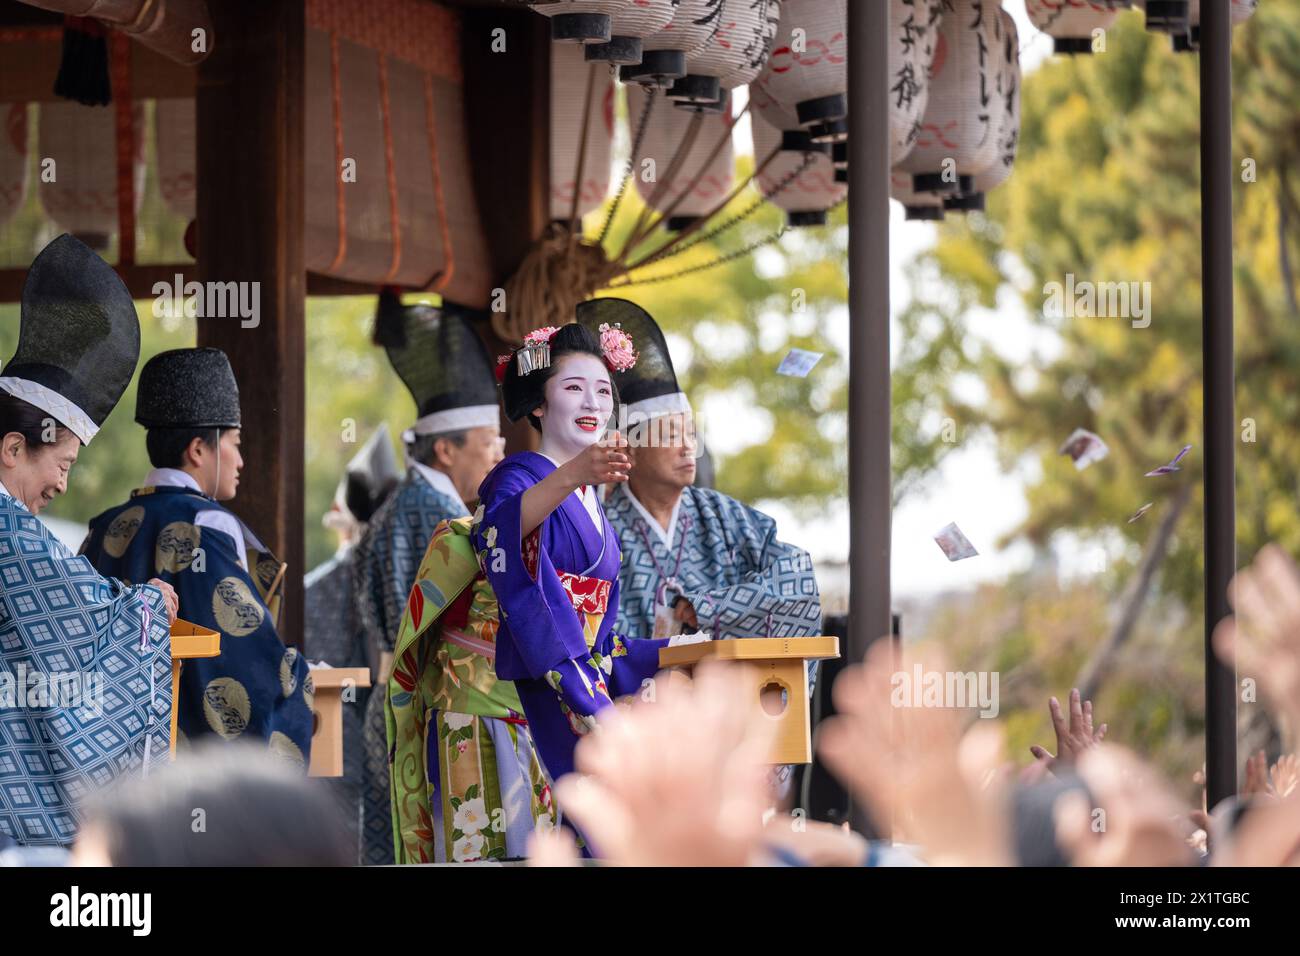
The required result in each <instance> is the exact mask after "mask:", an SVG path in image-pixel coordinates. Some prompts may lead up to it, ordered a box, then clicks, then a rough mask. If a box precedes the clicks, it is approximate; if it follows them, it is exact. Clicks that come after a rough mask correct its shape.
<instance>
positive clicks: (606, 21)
mask: <svg viewBox="0 0 1300 956" xmlns="http://www.w3.org/2000/svg"><path fill="white" fill-rule="evenodd" d="M630 2H631V0H535V2H531V3H529V4H528V5H529V6H530V7H532V8H533V11H534V12H535V13H540V14H541V15H542V16H544V17H546V18H547V19H549V20H550V21H551V39H552V40H554V41H555V42H556V43H608V42H609V38H610V36H611V35H612V33H611V28H612V23H611V19H612V17H613V16H614V14H616V13H621V12H623V10H624V9H625V8H626V7H627V6H628V5H629V3H630Z"/></svg>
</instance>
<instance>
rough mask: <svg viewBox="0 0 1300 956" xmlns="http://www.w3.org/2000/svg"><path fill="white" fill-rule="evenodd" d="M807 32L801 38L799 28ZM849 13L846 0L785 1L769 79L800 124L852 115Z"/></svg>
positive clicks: (766, 72) (772, 91)
mask: <svg viewBox="0 0 1300 956" xmlns="http://www.w3.org/2000/svg"><path fill="white" fill-rule="evenodd" d="M796 29H798V30H800V31H802V33H800V34H799V35H798V36H796V35H795V33H794V31H795V30H796ZM847 31H848V15H847V11H846V6H845V0H785V2H784V3H783V4H782V5H781V20H780V23H779V24H778V27H777V35H776V38H775V40H774V42H773V47H772V55H771V56H770V57H769V58H768V61H767V66H766V67H765V68H764V71H763V74H762V75H763V77H764V78H765V79H766V86H767V91H768V93H770V94H771V96H772V97H773V98H774V99H775V100H776V101H777V102H778V103H781V104H782V105H783V106H785V107H786V108H787V109H793V110H794V111H795V114H796V116H797V117H798V120H799V124H800V125H801V126H804V127H810V126H814V125H817V124H823V123H833V122H835V121H836V120H842V119H844V118H845V117H846V116H848V101H847V97H846V90H847V88H848V72H847V65H848V58H847V52H848V51H847V42H846V37H847Z"/></svg>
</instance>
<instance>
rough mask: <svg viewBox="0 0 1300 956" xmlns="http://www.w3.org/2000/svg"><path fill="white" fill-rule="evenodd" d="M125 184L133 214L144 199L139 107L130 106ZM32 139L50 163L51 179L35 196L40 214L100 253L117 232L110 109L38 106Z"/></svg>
mask: <svg viewBox="0 0 1300 956" xmlns="http://www.w3.org/2000/svg"><path fill="white" fill-rule="evenodd" d="M132 116H133V122H132V129H133V130H134V131H135V137H134V138H135V142H134V145H133V148H132V157H133V162H132V168H131V172H130V174H129V175H130V176H131V179H130V180H129V181H128V182H127V183H125V184H124V185H127V186H130V187H131V188H132V190H133V192H134V196H135V203H134V207H135V211H136V213H139V211H140V203H141V201H142V200H143V199H144V173H145V163H144V135H143V133H144V107H143V105H142V104H140V103H136V104H135V105H134V106H133V107H132ZM38 130H39V132H38V139H39V148H40V157H41V159H42V160H45V159H52V160H54V172H55V178H54V181H53V182H46V181H45V177H41V182H40V186H39V194H40V197H41V206H42V207H44V209H45V212H46V214H47V215H48V216H49V217H50V218H51V219H53V220H54V222H55V223H57V224H58V226H59V227H60V228H61V229H64V230H66V231H67V232H70V233H72V234H73V235H74V236H76V237H77V238H78V239H80V240H81V241H82V242H84V243H85V244H86V245H88V246H90V248H92V249H94V250H96V251H103V250H104V249H106V248H107V247H108V242H109V238H110V237H111V236H113V235H114V234H116V233H117V232H118V214H119V210H118V205H117V190H118V171H117V164H116V163H115V162H114V157H115V156H116V154H117V145H116V144H117V116H116V110H114V109H113V108H112V107H103V106H82V105H81V104H80V103H72V102H69V101H67V100H53V101H50V102H45V103H41V104H40V114H39V125H38Z"/></svg>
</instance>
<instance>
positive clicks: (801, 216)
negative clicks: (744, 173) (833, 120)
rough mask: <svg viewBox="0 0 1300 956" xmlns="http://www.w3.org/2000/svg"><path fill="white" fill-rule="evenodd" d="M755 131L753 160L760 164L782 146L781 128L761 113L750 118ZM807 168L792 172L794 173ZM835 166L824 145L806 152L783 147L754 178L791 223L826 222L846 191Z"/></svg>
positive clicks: (818, 223)
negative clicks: (832, 208)
mask: <svg viewBox="0 0 1300 956" xmlns="http://www.w3.org/2000/svg"><path fill="white" fill-rule="evenodd" d="M751 125H752V128H753V130H754V162H755V164H756V165H762V163H763V161H764V160H766V159H767V157H768V156H770V155H771V153H772V150H774V149H779V148H780V146H781V131H780V130H779V129H777V128H776V127H775V126H772V125H771V124H770V123H768V122H767V120H766V119H764V118H763V117H762V116H761V115H760V116H752V117H751ZM805 160H807V166H806V168H803V171H802V172H799V173H798V175H795V172H796V171H797V170H799V169H800V168H801V167H804V164H805ZM835 172H836V170H835V167H834V166H833V165H832V164H831V157H830V156H829V155H828V153H827V152H826V151H824V148H822V149H817V150H813V151H810V152H806V153H798V152H791V151H788V150H782V151H781V152H778V153H777V154H776V157H775V158H774V159H773V160H772V161H771V162H769V163H768V164H767V166H766V167H764V168H763V170H762V172H760V173H759V174H758V175H757V176H755V177H754V183H755V185H756V186H757V187H758V191H759V192H760V193H761V194H762V196H763V198H764V199H766V200H767V201H768V202H770V203H772V205H774V206H777V207H779V208H781V209H784V210H785V211H786V221H787V222H788V223H789V224H790V225H791V226H820V225H825V223H826V218H827V215H826V214H827V211H828V210H829V209H830V208H831V207H832V206H834V205H835V204H836V203H837V202H839V201H840V200H841V199H843V198H844V196H845V195H846V194H847V193H848V186H846V185H845V184H844V183H841V182H837V181H836V177H835ZM792 177H793V178H792Z"/></svg>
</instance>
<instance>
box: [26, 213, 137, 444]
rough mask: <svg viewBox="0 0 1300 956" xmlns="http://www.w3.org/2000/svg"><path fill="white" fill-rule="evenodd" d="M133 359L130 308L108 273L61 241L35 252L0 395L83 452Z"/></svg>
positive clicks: (86, 250) (76, 243)
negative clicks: (40, 415)
mask: <svg viewBox="0 0 1300 956" xmlns="http://www.w3.org/2000/svg"><path fill="white" fill-rule="evenodd" d="M139 358H140V322H139V320H138V319H137V318H136V314H135V303H134V302H132V301H131V293H130V292H128V291H127V288H126V285H125V284H124V283H123V282H122V280H121V279H120V278H119V277H118V275H117V273H116V272H114V271H113V268H112V267H111V266H110V265H109V264H108V263H107V262H105V261H104V260H103V259H101V258H100V257H99V256H97V255H96V254H95V253H94V251H93V250H92V249H91V248H90V247H89V246H87V245H86V244H85V243H83V242H82V241H81V240H79V239H76V238H74V237H73V236H70V235H67V234H66V233H65V234H64V235H62V236H59V237H58V238H57V239H55V240H54V241H53V242H51V243H50V244H49V245H47V246H46V247H45V248H44V249H42V250H41V252H40V255H38V256H37V257H36V259H35V260H34V261H33V262H32V265H31V268H30V269H29V270H28V272H27V280H26V282H25V283H24V284H23V298H22V311H21V325H20V328H19V332H18V348H17V350H16V351H15V352H14V356H13V358H11V359H10V360H9V361H8V363H6V365H5V367H4V369H3V371H2V372H0V389H3V390H4V391H6V392H8V393H9V394H10V395H13V396H15V397H17V398H21V399H23V400H24V401H26V402H28V403H30V404H32V405H35V406H36V407H37V408H40V409H41V410H42V411H46V412H49V413H50V415H51V416H53V417H54V418H55V419H56V420H57V421H59V422H60V423H61V424H63V425H66V426H67V427H68V428H69V429H71V430H72V432H73V433H74V434H76V436H77V437H78V438H80V439H81V441H82V442H83V443H87V444H88V443H89V442H90V440H91V438H93V437H94V435H95V433H96V432H97V431H99V426H100V425H102V424H103V423H104V419H106V418H108V415H109V413H110V412H111V411H112V410H113V408H114V407H115V406H116V405H117V402H118V400H119V399H120V398H121V397H122V393H123V392H124V391H125V390H126V386H127V384H128V383H129V382H130V381H131V376H132V375H133V374H134V373H135V363H136V361H137V360H138V359H139Z"/></svg>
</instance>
